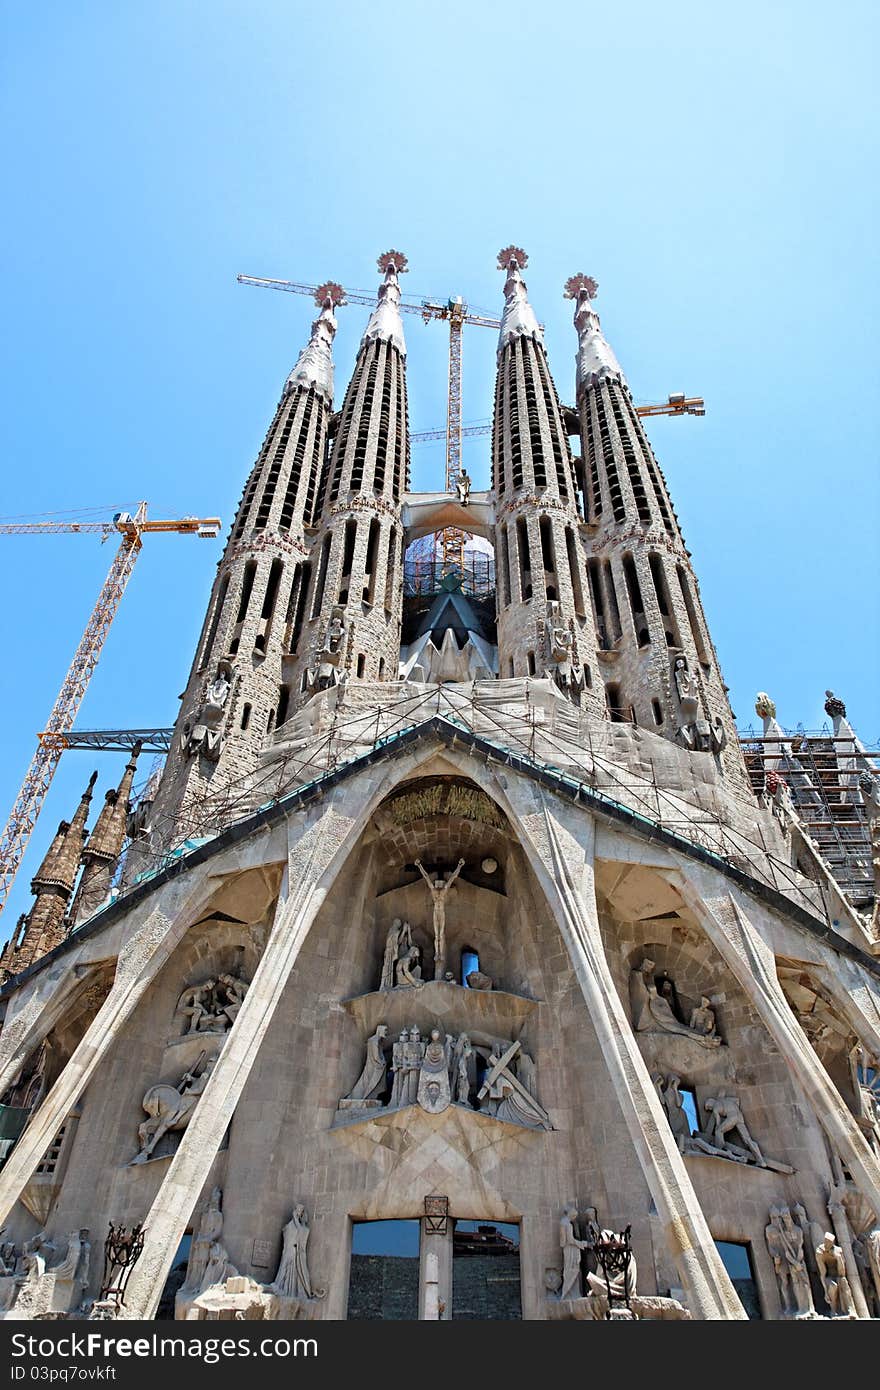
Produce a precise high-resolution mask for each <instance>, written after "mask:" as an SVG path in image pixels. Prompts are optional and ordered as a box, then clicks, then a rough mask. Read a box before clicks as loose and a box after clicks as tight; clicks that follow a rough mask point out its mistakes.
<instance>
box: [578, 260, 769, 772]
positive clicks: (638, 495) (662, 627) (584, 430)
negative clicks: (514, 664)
mask: <svg viewBox="0 0 880 1390" xmlns="http://www.w3.org/2000/svg"><path fill="white" fill-rule="evenodd" d="M596 289H597V285H596V282H595V280H593V279H591V277H589V276H585V275H573V276H572V277H571V278H570V279H569V280H568V282H567V284H566V290H565V293H566V296H567V297H568V298H571V299H574V300H575V316H574V321H575V327H576V329H577V334H578V351H577V357H576V364H577V405H578V414H579V417H580V428H581V441H582V448H583V460H584V478H583V488H584V514H585V517H586V522H587V526H586V529H587V531H588V532H589V533H590V536H591V540H590V543H589V549H590V554H589V558H588V561H587V574H588V578H589V591H590V596H591V599H592V606H593V613H594V616H595V623H596V631H597V633H598V637H599V664H600V670H601V672H602V678H603V680H604V684H605V692H606V699H607V707H608V714H609V717H610V718H611V719H612V720H621V721H632V722H633V723H635V724H638V725H639V726H641V727H642V728H645V729H650V730H651V731H652V732H654V733H659V734H661V735H663V736H664V737H666V738H670V739H674V740H676V741H677V742H678V743H680V744H682V745H683V746H684V747H686V748H689V749H691V750H692V751H694V752H703V753H708V754H709V755H711V756H714V757H716V758H718V759H719V761H720V765H721V766H722V767H723V769H724V770H725V772H726V773H727V775H728V776H729V777H730V778H731V779H732V780H733V781H734V782H735V783H738V784H739V785H741V786H742V787H743V788H745V786H746V784H747V778H746V773H745V765H744V763H743V759H742V754H741V753H740V749H739V745H738V742H737V736H736V727H735V724H734V719H733V714H732V712H731V709H730V704H729V702H728V699H727V687H726V686H725V684H724V680H723V678H722V675H721V669H720V667H719V664H718V657H717V655H716V653H715V649H714V647H713V645H712V638H711V636H710V634H709V628H708V625H707V623H706V618H705V614H704V613H703V607H702V604H701V602H700V592H699V586H698V584H697V579H696V575H695V574H694V571H693V568H692V566H691V563H690V552H689V551H688V549H687V547H686V546H685V543H684V539H683V537H682V534H681V530H680V528H679V525H678V519H677V517H676V514H675V511H674V509H673V506H672V501H671V499H670V496H669V492H668V490H667V487H666V482H665V479H664V477H663V474H662V473H661V471H660V468H659V465H658V464H657V461H656V459H655V457H654V454H653V451H652V449H651V446H650V444H649V442H648V438H647V435H646V434H645V431H644V429H643V428H642V423H641V420H640V419H639V417H638V415H637V414H636V410H635V407H634V405H633V400H632V396H631V395H630V391H629V387H628V385H627V382H626V377H625V376H624V374H623V371H622V369H621V366H620V363H619V362H618V361H617V358H616V357H615V355H614V352H613V351H612V349H611V347H610V345H609V344H608V342H607V340H606V339H605V337H604V335H603V333H602V330H601V327H600V325H599V316H598V314H597V313H596V311H595V309H594V308H593V304H592V298H593V296H594V295H595V293H596Z"/></svg>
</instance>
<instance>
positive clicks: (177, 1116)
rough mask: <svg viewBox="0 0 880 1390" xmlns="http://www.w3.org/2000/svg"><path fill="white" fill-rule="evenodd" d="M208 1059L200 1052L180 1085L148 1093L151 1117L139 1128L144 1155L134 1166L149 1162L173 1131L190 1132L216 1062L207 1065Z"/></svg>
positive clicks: (146, 1104) (161, 1086) (146, 1100)
mask: <svg viewBox="0 0 880 1390" xmlns="http://www.w3.org/2000/svg"><path fill="white" fill-rule="evenodd" d="M206 1056H207V1054H206V1053H205V1052H201V1053H199V1056H198V1059H197V1061H196V1063H195V1066H193V1067H192V1068H191V1069H190V1070H189V1071H187V1072H184V1074H183V1076H182V1077H181V1079H180V1082H179V1083H178V1085H177V1086H171V1085H169V1084H168V1083H167V1082H160V1083H159V1084H158V1085H157V1086H151V1087H150V1089H149V1090H148V1091H147V1093H146V1095H145V1096H144V1099H143V1102H142V1104H143V1108H144V1110H145V1111H146V1112H147V1114H148V1115H149V1117H150V1118H149V1119H148V1120H144V1122H143V1123H142V1124H140V1125H138V1143H139V1144H140V1146H141V1148H140V1153H138V1154H137V1156H136V1157H135V1158H133V1159H132V1163H146V1161H147V1159H148V1158H150V1157H151V1155H152V1153H153V1150H154V1149H155V1147H156V1145H157V1144H158V1142H159V1140H160V1139H161V1138H162V1137H163V1136H164V1135H166V1134H167V1133H168V1132H169V1131H173V1130H182V1129H186V1127H187V1125H188V1124H189V1122H190V1120H191V1118H192V1113H193V1111H194V1110H195V1108H196V1106H197V1105H198V1102H199V1097H200V1096H201V1094H202V1092H203V1091H204V1089H205V1086H206V1085H207V1084H208V1078H209V1077H210V1075H211V1072H212V1070H213V1068H214V1062H215V1061H216V1058H214V1057H212V1058H211V1059H210V1061H208V1062H205V1058H206ZM203 1062H205V1069H204V1071H203V1072H202V1073H201V1074H200V1075H199V1074H198V1069H199V1067H200V1066H201V1065H202V1063H203Z"/></svg>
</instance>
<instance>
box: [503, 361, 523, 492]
mask: <svg viewBox="0 0 880 1390" xmlns="http://www.w3.org/2000/svg"><path fill="white" fill-rule="evenodd" d="M518 385H519V384H518V382H517V377H516V353H515V351H514V349H513V348H511V349H510V355H509V356H508V359H507V419H508V423H509V428H510V457H511V477H512V480H513V486H514V487H515V488H517V487H522V481H523V465H522V440H521V439H520V433H519V391H518Z"/></svg>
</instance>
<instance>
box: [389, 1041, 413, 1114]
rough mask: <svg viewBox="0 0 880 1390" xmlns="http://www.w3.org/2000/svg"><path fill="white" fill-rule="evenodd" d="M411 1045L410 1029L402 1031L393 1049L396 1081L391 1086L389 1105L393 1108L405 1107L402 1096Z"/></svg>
mask: <svg viewBox="0 0 880 1390" xmlns="http://www.w3.org/2000/svg"><path fill="white" fill-rule="evenodd" d="M408 1043H409V1029H408V1028H404V1029H402V1030H401V1033H400V1037H399V1038H398V1040H397V1042H396V1043H395V1044H394V1046H393V1048H392V1049H391V1066H392V1069H393V1071H394V1081H393V1083H392V1086H391V1099H390V1100H389V1102H388V1104H389V1106H391V1107H392V1108H394V1107H395V1106H398V1105H404V1104H405V1102H404V1101H403V1099H402V1096H403V1095H404V1092H405V1086H404V1079H405V1077H406V1061H405V1056H406V1052H405V1049H406V1047H407V1044H408Z"/></svg>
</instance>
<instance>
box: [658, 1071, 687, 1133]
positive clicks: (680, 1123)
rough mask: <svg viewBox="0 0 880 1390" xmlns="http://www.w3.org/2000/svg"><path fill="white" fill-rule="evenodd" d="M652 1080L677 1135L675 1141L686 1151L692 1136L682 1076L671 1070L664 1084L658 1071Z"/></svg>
mask: <svg viewBox="0 0 880 1390" xmlns="http://www.w3.org/2000/svg"><path fill="white" fill-rule="evenodd" d="M652 1080H653V1081H654V1085H655V1086H656V1087H657V1094H658V1095H659V1096H660V1099H661V1101H662V1102H663V1109H664V1110H665V1111H666V1118H667V1119H668V1121H669V1127H670V1129H671V1130H672V1133H673V1135H674V1136H675V1142H676V1144H677V1145H678V1147H679V1150H680V1151H681V1153H685V1152H686V1150H687V1146H688V1141H689V1139H690V1137H691V1123H690V1120H689V1119H688V1117H687V1112H686V1111H685V1108H684V1098H683V1096H682V1094H681V1091H680V1089H679V1087H680V1086H681V1077H680V1076H676V1075H675V1074H674V1073H672V1072H670V1074H669V1075H668V1076H667V1077H666V1082H665V1086H664V1082H663V1077H662V1076H661V1075H660V1073H659V1072H658V1073H656V1074H655V1075H654V1077H653V1078H652Z"/></svg>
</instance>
